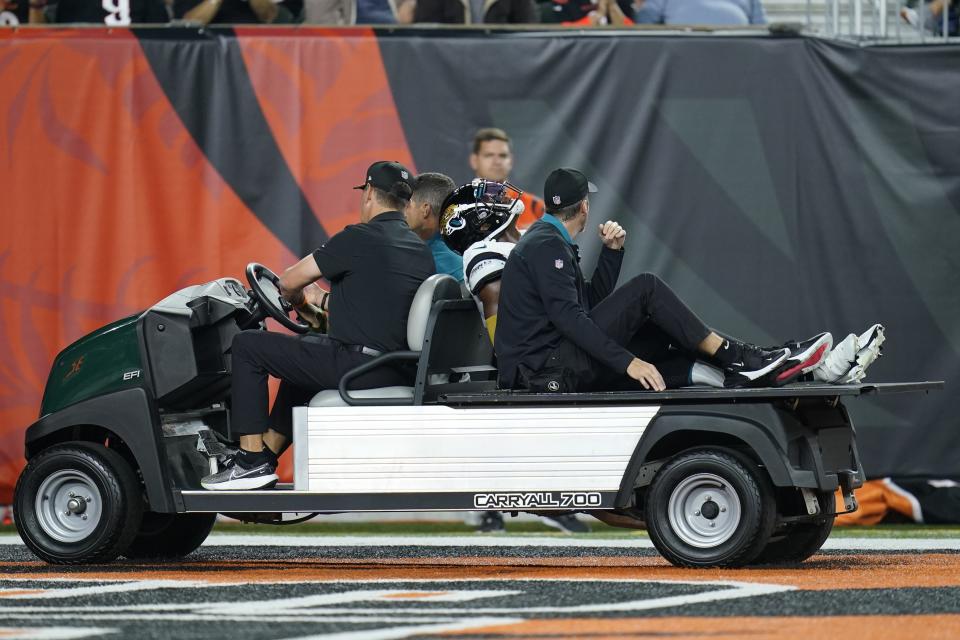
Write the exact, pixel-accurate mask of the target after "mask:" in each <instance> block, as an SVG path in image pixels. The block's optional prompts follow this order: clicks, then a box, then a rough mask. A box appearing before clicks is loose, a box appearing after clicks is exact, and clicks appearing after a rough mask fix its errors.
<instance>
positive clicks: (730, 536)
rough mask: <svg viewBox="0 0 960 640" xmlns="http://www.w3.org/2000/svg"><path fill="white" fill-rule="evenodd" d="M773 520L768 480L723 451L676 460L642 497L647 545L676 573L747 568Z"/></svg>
mask: <svg viewBox="0 0 960 640" xmlns="http://www.w3.org/2000/svg"><path fill="white" fill-rule="evenodd" d="M710 505H712V506H710ZM671 514H672V515H671ZM775 517H776V503H775V501H774V498H773V489H772V487H771V486H770V480H769V478H767V476H766V474H765V473H763V472H762V471H761V470H760V469H759V468H758V467H757V465H756V464H753V463H751V462H750V461H749V460H748V459H747V458H746V457H743V456H741V455H739V454H737V453H735V452H733V451H729V450H726V449H719V448H718V449H698V450H693V451H687V452H684V453H681V454H678V455H677V456H676V457H674V458H673V459H672V460H670V461H669V462H667V463H666V464H665V465H664V466H663V467H661V468H660V470H659V471H658V472H657V475H656V476H655V477H654V479H653V483H652V484H651V485H650V490H649V491H648V492H647V495H646V520H647V531H648V533H649V534H650V539H651V540H652V541H653V544H654V546H655V547H656V548H657V550H658V551H659V552H660V553H661V554H662V555H663V557H665V558H666V559H667V560H669V561H670V562H671V563H673V564H675V565H677V566H680V567H737V566H742V565H745V564H749V563H750V562H751V561H752V560H753V559H754V558H755V557H756V556H757V555H758V554H759V553H760V551H761V550H762V549H763V548H764V547H765V546H766V544H767V541H768V540H769V539H770V534H771V532H772V531H773V525H774V520H775ZM711 523H712V524H711ZM718 525H719V526H718Z"/></svg>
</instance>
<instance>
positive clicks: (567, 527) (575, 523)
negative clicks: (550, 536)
mask: <svg viewBox="0 0 960 640" xmlns="http://www.w3.org/2000/svg"><path fill="white" fill-rule="evenodd" d="M540 520H542V521H543V524H545V525H547V526H548V527H553V528H554V529H560V531H563V532H564V533H590V525H588V524H587V523H586V522H581V521H580V520H579V519H578V518H577V516H576V515H574V514H572V513H568V514H565V515H562V516H540Z"/></svg>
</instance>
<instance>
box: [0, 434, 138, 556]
mask: <svg viewBox="0 0 960 640" xmlns="http://www.w3.org/2000/svg"><path fill="white" fill-rule="evenodd" d="M14 511H15V514H16V518H15V521H16V525H17V530H18V531H19V533H20V537H21V538H23V541H24V543H26V545H27V546H28V547H29V548H30V550H31V551H33V552H34V553H35V554H36V555H37V556H39V557H40V558H42V559H43V560H46V561H47V562H52V563H55V564H81V563H96V562H109V561H110V560H113V559H114V558H116V557H117V556H118V555H120V554H121V553H123V551H125V550H126V548H127V546H128V545H129V544H130V542H131V541H132V539H133V537H134V536H135V535H136V532H137V529H138V527H139V526H140V519H141V515H142V513H143V498H142V496H141V491H140V483H139V482H138V481H137V478H136V476H135V475H134V472H133V469H131V468H130V465H129V464H128V463H127V461H126V460H124V459H123V458H122V457H121V456H120V455H119V454H118V453H116V452H115V451H111V450H110V449H107V448H106V447H104V446H102V445H99V444H92V443H85V442H74V443H69V444H61V445H57V446H54V447H51V448H50V449H47V450H46V451H43V452H41V453H39V454H37V455H36V456H34V457H33V458H31V459H30V461H29V462H28V463H27V466H26V467H25V468H24V470H23V472H22V473H21V474H20V479H19V480H18V481H17V487H16V489H15V491H14Z"/></svg>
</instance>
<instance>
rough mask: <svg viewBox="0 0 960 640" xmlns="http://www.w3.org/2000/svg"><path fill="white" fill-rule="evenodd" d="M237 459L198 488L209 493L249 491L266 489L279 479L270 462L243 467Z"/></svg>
mask: <svg viewBox="0 0 960 640" xmlns="http://www.w3.org/2000/svg"><path fill="white" fill-rule="evenodd" d="M239 458H240V456H239V455H238V456H236V457H234V458H233V459H232V460H231V461H230V463H229V464H227V465H225V466H224V468H223V469H222V470H221V471H218V472H217V473H213V474H210V475H209V476H206V477H205V478H203V479H202V480H201V481H200V486H202V487H203V488H204V489H207V490H209V491H243V490H247V491H250V490H253V489H267V488H269V487H272V486H273V485H275V484H277V481H278V480H279V479H280V478H279V477H278V476H277V467H276V466H275V465H273V464H271V463H270V462H262V463H260V464H258V465H255V466H252V467H245V466H244V465H243V464H242V462H241V461H240V459H239Z"/></svg>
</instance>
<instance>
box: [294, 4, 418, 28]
mask: <svg viewBox="0 0 960 640" xmlns="http://www.w3.org/2000/svg"><path fill="white" fill-rule="evenodd" d="M416 6H417V0H304V7H303V21H304V22H306V23H309V24H337V25H344V24H410V23H411V22H413V11H414V8H415V7H416Z"/></svg>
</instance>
